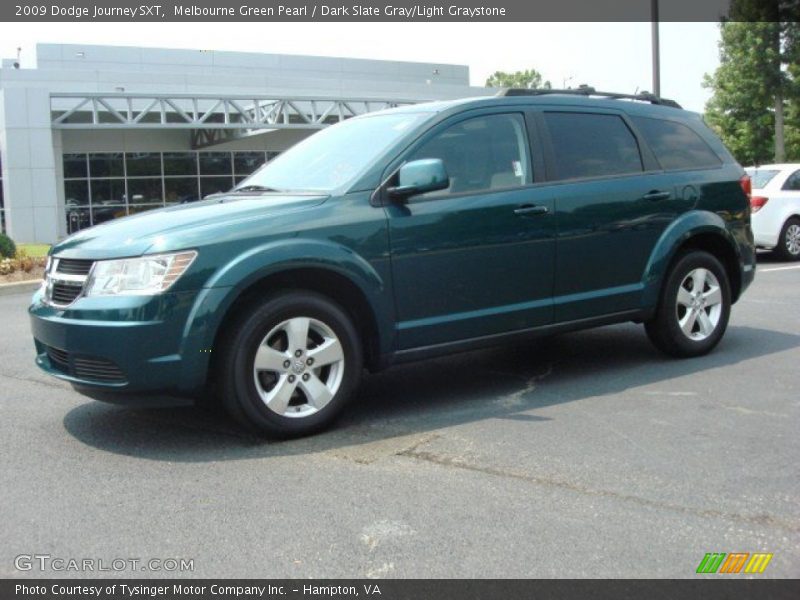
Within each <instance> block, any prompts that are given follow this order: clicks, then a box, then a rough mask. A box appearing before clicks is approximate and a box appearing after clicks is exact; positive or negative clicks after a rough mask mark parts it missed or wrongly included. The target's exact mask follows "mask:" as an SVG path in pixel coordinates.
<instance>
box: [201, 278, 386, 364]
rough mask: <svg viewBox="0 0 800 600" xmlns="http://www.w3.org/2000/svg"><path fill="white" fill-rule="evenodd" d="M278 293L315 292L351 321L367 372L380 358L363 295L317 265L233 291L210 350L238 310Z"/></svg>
mask: <svg viewBox="0 0 800 600" xmlns="http://www.w3.org/2000/svg"><path fill="white" fill-rule="evenodd" d="M278 290H285V291H290V290H301V291H307V292H316V293H318V294H321V295H323V296H325V297H326V298H329V299H330V300H331V301H333V302H335V303H336V304H337V305H339V306H340V307H341V308H342V310H344V311H345V313H347V315H348V316H349V317H350V318H351V319H352V321H353V325H354V326H355V328H356V330H357V331H358V334H359V337H360V339H361V342H362V344H363V350H364V359H365V364H366V365H367V367H368V368H370V369H376V368H377V367H378V364H379V361H380V356H381V341H380V338H381V336H380V326H379V324H378V318H377V315H376V314H375V311H374V309H373V307H372V305H371V304H370V301H369V299H368V297H367V295H366V294H365V292H364V291H363V290H362V289H361V287H359V285H358V284H356V283H355V282H354V281H353V280H352V279H351V278H350V277H348V276H346V275H344V274H342V273H341V272H339V271H336V270H333V269H330V268H327V267H321V266H302V267H297V266H295V267H288V268H284V269H281V270H276V271H273V272H271V273H269V274H266V275H264V276H263V277H260V278H258V279H255V280H254V281H252V282H250V283H249V285H247V286H245V287H243V288H241V289H237V290H235V292H234V294H235V295H234V297H233V298H232V299H231V301H230V303H229V305H228V308H227V310H226V311H225V314H224V315H223V316H222V318H221V319H220V322H219V325H218V326H217V328H216V333H215V335H214V344H213V346H212V347H214V348H216V347H218V342H219V340H220V338H221V336H222V335H223V332H224V331H225V325H226V324H227V323H230V322H231V321H232V320H233V319H234V318H236V316H237V315H239V314H241V311H243V310H246V309H247V308H248V307H250V306H252V305H253V304H255V303H257V302H259V301H260V300H261V299H263V298H264V297H265V296H267V295H270V294H274V293H275V292H276V291H278ZM212 367H213V365H212Z"/></svg>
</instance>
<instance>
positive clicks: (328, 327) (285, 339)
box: [219, 291, 363, 437]
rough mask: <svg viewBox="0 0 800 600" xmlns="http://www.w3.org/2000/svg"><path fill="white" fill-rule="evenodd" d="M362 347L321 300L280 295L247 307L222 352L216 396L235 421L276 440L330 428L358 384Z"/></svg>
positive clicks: (344, 320) (345, 319) (336, 310)
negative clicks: (218, 394)
mask: <svg viewBox="0 0 800 600" xmlns="http://www.w3.org/2000/svg"><path fill="white" fill-rule="evenodd" d="M362 368H363V358H362V351H361V343H360V340H359V337H358V334H357V332H356V329H355V327H354V326H353V323H352V321H351V320H350V317H349V316H348V315H347V313H346V312H345V311H344V310H343V309H342V308H341V307H339V306H338V305H337V304H335V303H333V302H332V301H330V300H329V299H328V298H326V297H324V296H322V295H319V294H316V293H312V292H305V291H292V292H284V293H281V294H278V295H275V296H272V297H269V298H267V299H266V300H264V301H262V302H260V303H258V302H256V303H253V304H251V305H250V308H249V310H246V311H244V313H243V314H242V316H240V317H239V318H237V319H236V320H235V321H234V322H233V324H232V326H231V330H230V331H229V332H227V335H226V336H225V339H224V341H223V346H222V348H221V360H220V364H219V392H220V395H221V400H222V404H223V405H224V406H225V408H226V409H227V411H228V412H229V413H230V414H231V416H233V417H234V419H236V420H237V421H238V422H239V423H241V424H242V425H244V426H245V427H247V428H249V429H251V430H254V431H256V432H259V433H264V434H268V435H271V436H275V437H296V436H301V435H308V434H311V433H315V432H317V431H319V430H321V429H323V428H324V427H327V426H328V425H330V424H331V423H332V422H333V420H334V419H335V418H336V417H337V416H338V415H339V413H340V412H341V410H342V409H343V408H344V406H345V404H346V403H347V401H348V400H349V399H350V397H351V396H352V394H353V393H354V391H355V390H356V388H357V387H358V383H359V380H360V378H361V371H362Z"/></svg>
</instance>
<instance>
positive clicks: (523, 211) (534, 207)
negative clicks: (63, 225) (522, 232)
mask: <svg viewBox="0 0 800 600" xmlns="http://www.w3.org/2000/svg"><path fill="white" fill-rule="evenodd" d="M547 212H548V210H547V207H546V206H541V205H540V204H523V205H521V206H519V207H517V208H515V209H514V214H515V215H519V216H521V217H533V216H536V215H545V214H547Z"/></svg>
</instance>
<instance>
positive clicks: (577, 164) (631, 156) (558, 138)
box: [544, 112, 642, 179]
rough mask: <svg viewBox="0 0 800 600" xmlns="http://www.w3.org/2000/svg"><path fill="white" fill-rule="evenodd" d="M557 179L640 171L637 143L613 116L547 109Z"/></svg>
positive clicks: (545, 116)
mask: <svg viewBox="0 0 800 600" xmlns="http://www.w3.org/2000/svg"><path fill="white" fill-rule="evenodd" d="M544 118H545V121H546V123H547V128H548V130H549V131H550V138H551V139H552V141H553V151H554V153H555V163H556V164H555V170H556V173H555V176H556V179H573V178H578V177H601V176H604V175H621V174H625V173H638V172H640V171H642V158H641V156H640V154H639V145H638V144H637V143H636V138H635V137H634V136H633V134H632V133H631V131H630V129H628V126H627V125H626V124H625V121H623V120H622V119H621V118H620V117H618V116H616V115H601V114H588V113H560V112H547V113H545V115H544Z"/></svg>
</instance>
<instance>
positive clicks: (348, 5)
mask: <svg viewBox="0 0 800 600" xmlns="http://www.w3.org/2000/svg"><path fill="white" fill-rule="evenodd" d="M763 3H764V6H767V5H768V4H769V0H763ZM737 4H742V5H743V6H744V5H745V0H658V20H660V21H719V20H720V19H722V18H733V19H734V20H753V21H756V20H763V21H770V20H787V19H786V18H785V16H782V17H777V15H776V14H773V13H774V12H775V11H772V12H770V11H768V10H766V9H765V10H760V9H756V10H753V6H754V5H759V4H760V2H759V0H755V1H754V0H747V3H746V6H747V10H746V11H745V12H742V11H739V10H738V9H737ZM789 4H791V2H789ZM776 6H777V4H776ZM652 20H653V18H652V3H651V0H499V1H498V0H491V1H490V0H485V1H483V2H481V1H480V0H477V1H476V0H440V1H437V0H433V1H432V0H421V1H418V2H416V1H413V0H323V1H317V0H306V1H304V0H282V1H275V0H193V1H192V0H186V1H180V0H178V1H175V0H94V1H92V0H88V1H87V0H48V1H41V2H37V1H35V0H11V1H10V2H2V3H0V21H18V22H22V21H25V22H48V21H73V22H81V21H114V22H154V21H155V22H158V21H186V22H193V21H229V22H248V21H261V22H291V21H295V22H337V21H362V22H445V21H462V22H463V21H475V22H478V21H484V22H485V21H509V22H511V21H528V22H551V21H596V22H602V21H605V22H611V21H652ZM789 20H792V19H789Z"/></svg>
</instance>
